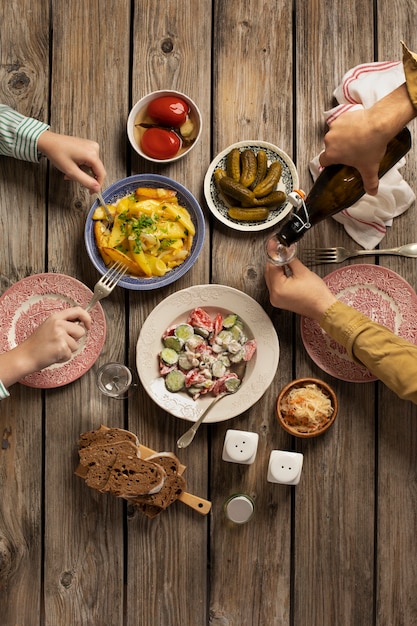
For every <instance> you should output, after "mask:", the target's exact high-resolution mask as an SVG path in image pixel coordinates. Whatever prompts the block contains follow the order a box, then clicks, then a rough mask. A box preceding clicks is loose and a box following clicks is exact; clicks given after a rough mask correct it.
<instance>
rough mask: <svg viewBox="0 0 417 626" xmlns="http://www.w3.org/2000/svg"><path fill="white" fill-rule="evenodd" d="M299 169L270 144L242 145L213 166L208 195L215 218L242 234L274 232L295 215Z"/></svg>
mask: <svg viewBox="0 0 417 626" xmlns="http://www.w3.org/2000/svg"><path fill="white" fill-rule="evenodd" d="M298 186H299V179H298V173H297V170H296V168H295V165H294V163H293V161H292V160H291V158H290V157H289V156H288V154H287V153H286V152H284V151H283V150H281V148H279V147H278V146H275V145H273V144H271V143H268V142H266V141H249V140H248V141H240V142H238V143H234V144H232V145H231V146H228V147H227V148H225V149H224V150H223V151H222V152H220V154H218V155H217V156H216V157H215V158H214V159H213V161H212V162H211V164H210V166H209V168H208V170H207V173H206V176H205V178H204V195H205V199H206V202H207V205H208V207H209V209H210V211H211V212H212V213H213V215H214V216H215V217H216V218H217V219H218V220H219V221H220V222H222V223H223V224H225V225H226V226H229V227H230V228H233V229H234V230H241V231H260V230H265V229H267V228H271V227H272V226H274V225H275V224H277V223H278V222H280V221H281V220H283V219H284V217H286V215H288V213H289V212H290V211H291V204H290V203H289V202H288V201H287V196H288V194H289V193H290V192H291V191H293V190H294V189H296V188H298Z"/></svg>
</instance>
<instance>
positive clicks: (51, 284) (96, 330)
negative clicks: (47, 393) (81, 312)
mask: <svg viewBox="0 0 417 626" xmlns="http://www.w3.org/2000/svg"><path fill="white" fill-rule="evenodd" d="M92 295H93V293H92V291H91V290H90V289H89V288H88V287H86V286H85V285H84V284H83V283H81V282H80V281H78V280H76V279H75V278H72V277H71V276H66V275H64V274H35V275H34V276H28V277H27V278H23V279H22V280H20V281H19V282H17V283H16V284H14V285H12V286H11V287H9V289H7V290H6V291H5V292H4V293H3V295H2V296H1V297H0V352H6V351H7V350H11V349H12V348H14V347H16V346H17V345H18V344H20V343H22V341H24V340H25V339H26V338H27V337H28V336H29V335H31V334H32V333H33V331H34V330H36V328H37V327H38V326H39V325H40V324H41V323H42V322H43V321H44V320H45V319H46V318H47V317H49V316H50V315H51V313H53V312H54V311H61V310H63V309H66V308H69V307H72V306H76V305H81V306H86V305H87V303H88V302H89V300H90V298H91V297H92ZM90 315H91V319H92V324H91V329H90V330H89V332H88V333H87V334H86V335H85V337H84V338H83V339H81V340H80V345H79V348H78V350H77V351H76V352H74V355H73V356H72V358H71V359H70V360H69V361H67V362H66V363H57V364H55V365H51V366H50V367H46V368H45V369H43V370H42V371H40V372H35V373H34V374H30V375H29V376H25V378H23V379H22V380H21V381H20V382H21V383H23V384H24V385H27V386H28V387H39V388H41V389H51V388H53V387H62V386H63V385H67V384H68V383H71V382H73V381H74V380H76V379H77V378H80V376H82V375H83V374H84V373H85V372H87V371H88V370H89V369H90V367H92V365H93V364H94V363H95V362H96V360H97V358H98V356H99V354H100V352H101V349H102V347H103V344H104V340H105V338H106V319H105V317H104V312H103V309H102V307H101V305H100V304H98V305H96V306H95V307H94V308H93V309H92V310H91V313H90Z"/></svg>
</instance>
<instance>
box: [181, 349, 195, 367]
mask: <svg viewBox="0 0 417 626" xmlns="http://www.w3.org/2000/svg"><path fill="white" fill-rule="evenodd" d="M178 367H180V368H181V369H182V370H190V369H192V368H193V367H195V365H194V363H193V362H192V361H191V360H190V359H189V358H188V356H187V355H186V354H182V353H181V354H180V355H179V357H178Z"/></svg>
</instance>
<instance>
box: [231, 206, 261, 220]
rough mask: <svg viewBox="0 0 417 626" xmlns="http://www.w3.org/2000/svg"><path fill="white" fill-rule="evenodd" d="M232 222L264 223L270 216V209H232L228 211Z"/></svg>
mask: <svg viewBox="0 0 417 626" xmlns="http://www.w3.org/2000/svg"><path fill="white" fill-rule="evenodd" d="M227 213H228V215H229V217H230V218H232V220H238V221H239V222H263V221H264V220H266V218H267V217H268V215H269V211H268V209H266V208H265V207H250V208H249V207H248V208H246V209H244V208H241V207H230V208H229V209H228V211H227Z"/></svg>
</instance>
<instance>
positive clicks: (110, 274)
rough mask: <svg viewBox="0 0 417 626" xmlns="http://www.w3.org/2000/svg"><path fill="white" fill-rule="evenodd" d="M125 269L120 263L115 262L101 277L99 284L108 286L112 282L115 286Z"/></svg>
mask: <svg viewBox="0 0 417 626" xmlns="http://www.w3.org/2000/svg"><path fill="white" fill-rule="evenodd" d="M126 272H127V267H126V265H125V264H124V263H123V262H122V261H116V262H115V263H114V264H113V265H112V266H111V267H110V268H109V269H108V270H107V272H106V273H105V274H103V276H102V277H101V280H100V282H101V284H102V285H105V286H110V285H111V284H113V283H114V282H115V283H116V284H117V283H118V282H119V280H120V279H121V278H122V277H123V276H124V275H125V274H126Z"/></svg>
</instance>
